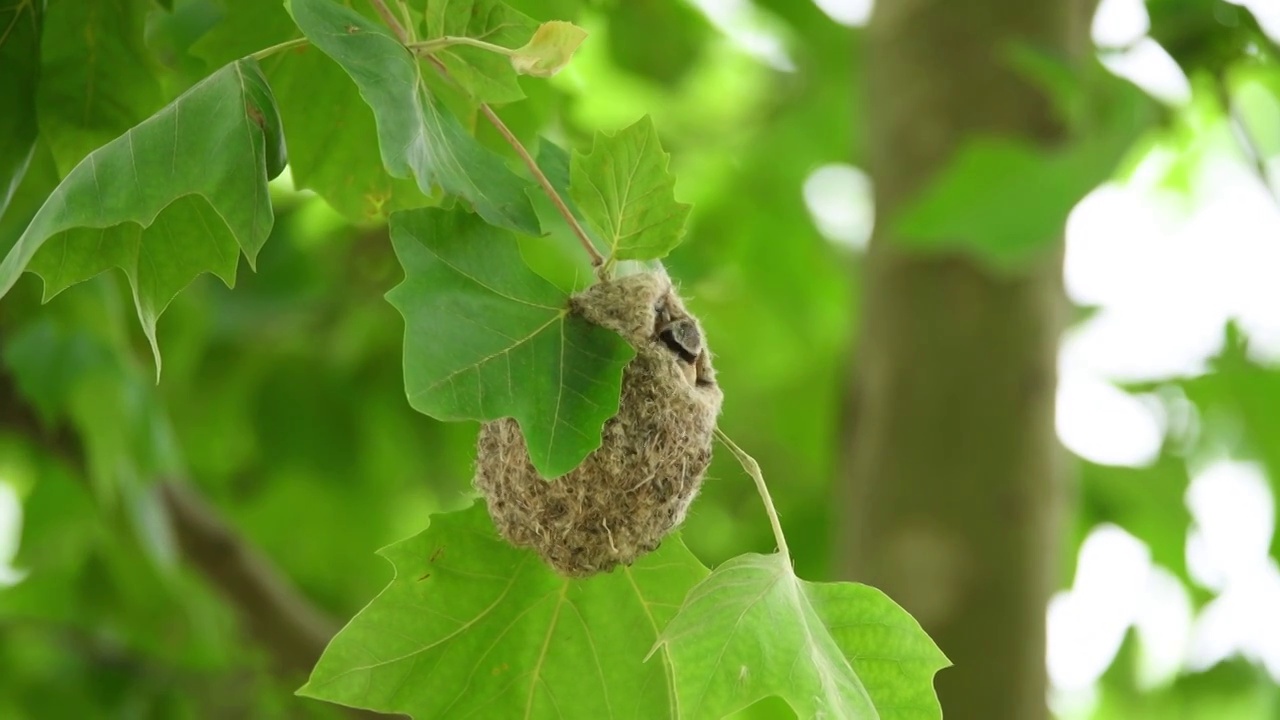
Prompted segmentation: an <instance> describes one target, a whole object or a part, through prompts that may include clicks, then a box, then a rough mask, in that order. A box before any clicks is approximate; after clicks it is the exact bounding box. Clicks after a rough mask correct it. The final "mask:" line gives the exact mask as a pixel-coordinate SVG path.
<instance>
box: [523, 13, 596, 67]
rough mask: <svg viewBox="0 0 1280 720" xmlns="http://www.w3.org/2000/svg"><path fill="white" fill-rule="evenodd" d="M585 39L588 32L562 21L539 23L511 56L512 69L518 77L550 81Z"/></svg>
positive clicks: (571, 57)
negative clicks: (529, 36)
mask: <svg viewBox="0 0 1280 720" xmlns="http://www.w3.org/2000/svg"><path fill="white" fill-rule="evenodd" d="M586 39H587V31H586V30H583V29H582V28H580V27H578V26H577V25H574V24H573V23H571V22H565V21H563V20H552V21H550V22H545V23H542V25H540V26H539V27H538V29H537V30H536V31H534V33H533V37H532V38H530V39H529V42H528V43H526V44H525V45H524V47H521V48H517V49H516V50H515V51H514V52H512V53H511V67H513V68H515V69H516V72H518V73H520V74H521V75H532V76H534V77H551V76H552V75H555V74H556V73H558V72H560V71H561V70H562V69H563V68H564V66H565V65H568V64H569V61H570V60H572V59H573V53H574V51H576V50H577V49H578V46H579V45H581V44H582V41H583V40H586Z"/></svg>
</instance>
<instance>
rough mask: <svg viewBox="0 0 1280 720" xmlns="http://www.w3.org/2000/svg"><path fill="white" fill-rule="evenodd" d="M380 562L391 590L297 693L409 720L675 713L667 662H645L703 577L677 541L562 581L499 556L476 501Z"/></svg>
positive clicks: (524, 555)
mask: <svg viewBox="0 0 1280 720" xmlns="http://www.w3.org/2000/svg"><path fill="white" fill-rule="evenodd" d="M381 554H382V555H383V556H384V557H386V558H387V560H389V561H390V562H391V564H392V565H393V566H395V573H396V574H395V577H394V579H392V581H391V584H390V585H388V586H387V588H386V589H384V590H383V591H382V593H381V594H379V595H378V597H377V598H375V599H374V600H373V602H371V603H369V605H368V606H367V607H366V608H365V609H364V610H361V611H360V613H359V614H358V615H356V616H355V618H353V619H352V620H351V622H350V623H349V624H348V625H347V626H346V627H345V628H343V629H342V631H341V632H339V633H338V635H337V636H336V637H334V639H333V641H332V642H330V644H329V647H328V648H327V649H326V650H325V652H324V655H323V657H321V658H320V662H319V663H318V664H317V665H316V668H315V670H314V672H313V673H312V674H311V679H310V680H309V681H308V682H307V684H306V685H304V686H303V687H302V689H301V690H299V691H298V692H299V693H300V694H302V695H306V696H309V697H313V698H318V699H322V700H329V701H331V702H337V703H342V704H344V705H351V706H355V707H362V708H369V709H373V710H379V711H382V712H401V713H408V714H410V715H412V716H413V717H414V718H416V719H417V720H429V719H430V718H464V717H488V718H530V719H532V718H548V719H550V718H566V717H572V718H635V719H636V720H652V719H653V718H662V717H670V716H671V715H672V707H671V705H670V701H671V700H670V699H671V693H670V680H669V676H668V674H667V668H666V667H665V663H664V661H663V660H662V659H661V658H653V659H650V660H649V661H647V662H646V661H645V660H644V658H645V653H646V652H647V651H648V649H649V647H650V646H652V645H653V642H654V640H655V639H656V638H657V636H658V631H659V629H660V628H661V627H662V626H663V625H665V624H666V623H667V621H668V620H669V619H670V618H671V616H672V614H673V613H674V612H675V609H676V607H677V606H678V605H679V603H680V600H681V599H682V598H683V597H684V596H685V594H686V593H687V592H688V591H689V588H691V587H692V586H693V585H694V583H696V582H698V580H700V579H701V578H702V577H704V576H705V575H706V569H705V568H703V567H702V565H701V564H700V563H699V562H698V560H697V559H696V558H694V557H693V555H692V554H691V553H690V552H689V550H688V549H687V548H685V546H684V544H683V543H681V542H680V540H679V539H678V538H674V537H673V538H669V539H667V540H666V542H665V543H664V544H663V546H662V548H661V549H659V550H658V551H657V552H654V553H652V554H650V555H648V556H646V557H644V558H642V559H640V560H639V561H638V562H637V563H636V564H635V565H633V566H631V567H629V568H622V569H619V570H617V571H615V572H613V573H610V574H606V575H599V576H596V577H593V578H590V579H587V580H569V579H566V578H562V577H560V576H558V575H556V574H555V573H554V572H552V571H551V570H549V569H548V568H547V567H546V566H545V565H543V564H542V563H541V562H539V560H538V557H537V556H536V555H535V554H534V553H532V552H531V551H528V550H517V549H515V548H513V547H511V546H509V545H507V544H506V543H505V542H504V541H503V540H502V539H501V538H499V537H498V535H497V534H496V533H495V532H494V529H493V524H492V523H491V522H490V520H489V517H488V515H487V513H486V512H485V509H484V506H483V505H482V504H476V505H473V506H472V507H470V508H468V509H466V510H463V511H461V512H456V513H449V514H444V515H436V516H435V517H434V518H433V519H432V522H431V526H430V527H429V528H428V529H427V530H425V531H424V532H422V533H421V534H419V535H417V536H416V537H413V538H410V539H408V540H405V541H403V542H399V543H396V544H395V545H392V546H390V547H388V548H386V549H384V550H382V552H381Z"/></svg>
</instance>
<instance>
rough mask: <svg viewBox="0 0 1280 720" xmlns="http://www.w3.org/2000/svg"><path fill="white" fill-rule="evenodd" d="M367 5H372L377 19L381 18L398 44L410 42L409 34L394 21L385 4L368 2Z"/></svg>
mask: <svg viewBox="0 0 1280 720" xmlns="http://www.w3.org/2000/svg"><path fill="white" fill-rule="evenodd" d="M369 4H370V5H372V6H373V9H374V11H375V12H377V13H378V17H380V18H382V22H384V23H386V24H387V27H389V28H391V32H393V33H395V36H396V38H397V39H399V40H400V42H402V43H408V42H410V38H409V33H407V32H405V29H404V26H403V25H401V24H400V21H399V20H397V19H396V16H395V15H393V14H392V13H391V8H389V7H387V3H386V2H385V1H384V0H369Z"/></svg>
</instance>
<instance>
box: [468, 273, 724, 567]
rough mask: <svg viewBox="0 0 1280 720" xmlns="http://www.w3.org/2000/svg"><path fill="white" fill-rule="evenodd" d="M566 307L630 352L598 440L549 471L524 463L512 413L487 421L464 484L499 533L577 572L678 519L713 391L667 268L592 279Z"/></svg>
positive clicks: (703, 454) (648, 539)
mask: <svg viewBox="0 0 1280 720" xmlns="http://www.w3.org/2000/svg"><path fill="white" fill-rule="evenodd" d="M573 311H574V312H576V313H579V314H580V315H581V316H582V317H584V318H585V319H586V320H588V321H589V322H592V323H595V324H597V325H601V326H603V327H606V328H609V329H611V330H613V331H615V332H617V333H618V334H620V335H622V336H623V337H624V338H626V339H627V341H628V342H630V343H631V345H632V347H634V348H635V351H636V356H635V358H634V359H633V360H632V361H631V363H630V364H629V365H628V366H627V368H626V371H625V372H624V374H623V377H622V398H621V403H620V407H619V410H618V414H617V415H616V416H614V417H613V418H611V419H609V421H608V422H606V423H605V425H604V430H603V442H602V444H601V446H600V447H599V448H598V449H597V450H596V451H595V452H593V453H591V454H590V455H589V456H587V458H586V460H584V461H583V463H582V464H581V465H579V466H578V467H577V468H576V469H575V470H573V471H572V472H570V473H568V474H566V475H564V476H562V477H559V478H556V479H555V480H551V481H548V480H545V479H543V478H542V477H540V476H539V475H538V472H537V470H535V469H534V467H533V463H532V462H530V460H529V452H528V449H527V448H526V446H525V442H524V437H523V436H522V435H521V433H520V427H519V425H518V424H517V423H516V422H515V421H514V420H512V419H510V418H504V419H502V420H497V421H494V422H491V423H487V424H486V425H485V426H484V427H483V428H482V429H481V432H480V441H479V446H480V447H479V452H478V455H477V461H476V477H475V484H476V487H477V489H479V490H480V492H482V493H483V494H484V496H485V498H486V499H487V500H488V506H489V514H490V515H491V516H492V517H493V521H494V524H495V525H497V528H498V531H499V532H500V533H501V534H502V536H503V537H504V538H506V539H507V541H508V542H510V543H512V544H513V545H517V546H521V547H528V548H532V549H533V550H535V551H537V553H538V554H539V555H541V556H542V558H543V560H545V561H546V562H547V563H548V564H549V565H551V566H552V567H554V568H555V569H556V570H558V571H559V572H560V573H562V574H564V575H569V576H578V577H581V576H587V575H593V574H595V573H598V572H603V571H606V570H612V569H613V568H614V567H616V566H617V565H619V564H624V565H630V564H631V563H632V562H633V561H634V560H635V559H636V558H638V557H640V556H641V555H643V554H645V553H647V552H650V551H652V550H653V549H655V548H657V547H658V544H659V543H661V542H662V538H663V537H665V536H666V535H667V534H668V533H670V532H671V531H672V530H673V529H674V528H675V527H676V526H677V525H679V524H680V523H681V522H682V521H683V520H684V517H685V513H686V511H687V510H688V508H689V504H690V503H691V502H692V501H693V498H694V496H695V495H697V494H698V489H699V487H701V485H702V474H703V472H704V471H705V470H706V469H707V465H708V463H710V461H711V442H712V431H713V430H714V429H715V423H716V416H717V415H718V414H719V413H720V403H721V400H722V399H723V396H722V394H721V392H720V388H719V386H717V385H716V382H715V376H714V370H713V369H712V367H711V356H710V352H709V351H708V350H707V349H706V347H705V343H704V342H703V337H704V336H703V334H702V328H701V327H700V326H699V325H698V321H697V320H696V319H695V318H693V317H692V316H691V315H689V313H688V311H686V310H685V308H684V304H683V303H682V302H681V301H680V298H679V296H678V295H676V293H675V291H674V289H673V288H672V285H671V280H670V279H669V278H668V277H667V275H666V273H663V272H653V273H643V274H638V275H630V276H627V277H622V278H618V279H616V280H611V281H608V282H603V283H599V284H597V285H595V286H593V287H591V288H589V289H587V290H586V291H585V292H583V293H582V294H580V295H578V296H576V297H575V298H574V299H573Z"/></svg>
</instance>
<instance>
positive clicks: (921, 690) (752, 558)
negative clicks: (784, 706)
mask: <svg viewBox="0 0 1280 720" xmlns="http://www.w3.org/2000/svg"><path fill="white" fill-rule="evenodd" d="M655 647H665V648H666V651H667V657H668V659H669V661H670V663H671V667H672V670H673V672H674V673H675V685H676V693H677V696H678V698H679V702H680V710H681V716H682V717H691V718H719V717H723V716H725V715H727V714H729V713H731V712H734V711H735V710H739V709H741V708H744V707H747V706H748V705H751V704H752V703H754V702H756V701H758V700H761V699H763V698H765V697H769V696H778V697H782V698H783V699H785V700H786V701H787V703H788V704H790V705H791V707H792V708H793V709H794V710H795V711H796V713H797V714H798V715H799V716H800V717H802V718H816V717H822V718H881V719H883V720H907V719H911V720H917V719H924V718H941V717H942V711H941V709H940V708H939V706H938V700H937V697H936V696H935V694H934V691H933V682H932V681H933V675H934V673H936V672H937V671H938V670H940V669H941V668H943V667H946V666H947V664H948V663H947V659H946V657H945V656H943V654H942V652H941V651H940V650H938V648H937V646H936V645H934V644H933V641H932V640H930V639H929V637H928V636H927V635H926V634H925V632H924V631H923V630H922V629H920V625H919V624H918V623H916V621H915V620H914V619H912V618H911V616H910V615H908V614H907V613H906V611H905V610H903V609H902V608H900V607H898V606H897V605H896V604H895V603H894V602H893V601H892V600H890V599H889V598H888V597H887V596H885V595H884V594H883V593H881V592H880V591H878V590H876V589H874V588H870V587H867V586H865V585H857V584H853V583H811V582H805V581H803V580H801V579H799V578H798V577H796V575H795V573H794V572H792V570H791V564H790V560H789V558H787V557H786V556H784V555H782V554H773V555H756V554H748V555H741V556H739V557H736V558H733V559H732V560H729V561H728V562H726V563H725V564H723V565H721V566H720V567H718V568H716V570H715V572H713V573H711V575H710V576H709V577H707V578H706V579H705V580H703V581H702V582H701V583H699V584H698V586H697V587H695V588H694V589H693V590H692V591H690V593H689V595H688V597H687V598H686V599H685V601H684V605H683V606H682V607H681V608H680V612H679V613H678V614H677V615H676V616H675V618H674V619H673V620H672V621H671V624H670V625H668V626H667V627H666V629H665V630H663V632H662V637H661V638H660V639H659V641H658V645H657V646H655Z"/></svg>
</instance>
